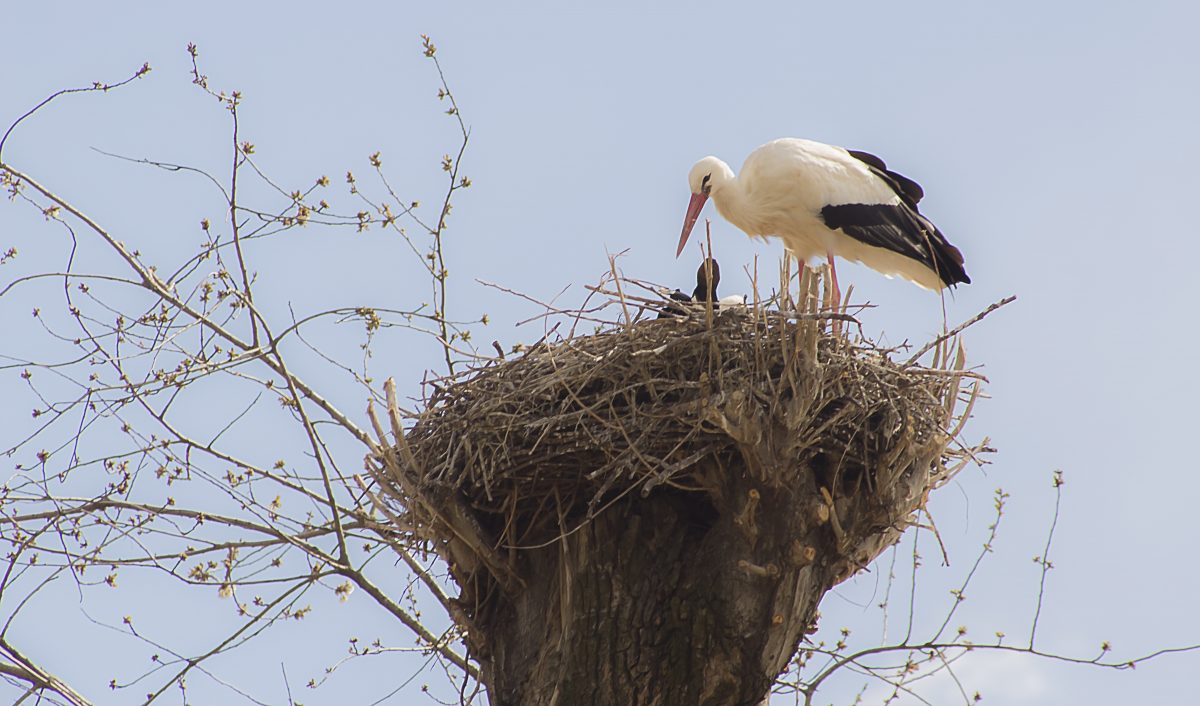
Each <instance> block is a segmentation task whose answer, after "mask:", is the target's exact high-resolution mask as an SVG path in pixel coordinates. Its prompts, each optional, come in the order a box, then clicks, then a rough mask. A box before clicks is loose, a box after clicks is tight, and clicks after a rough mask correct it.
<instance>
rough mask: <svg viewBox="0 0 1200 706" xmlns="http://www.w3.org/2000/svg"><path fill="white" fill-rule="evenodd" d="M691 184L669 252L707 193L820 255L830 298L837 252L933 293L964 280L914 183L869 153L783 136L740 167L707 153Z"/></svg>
mask: <svg viewBox="0 0 1200 706" xmlns="http://www.w3.org/2000/svg"><path fill="white" fill-rule="evenodd" d="M688 186H689V187H690V188H691V190H692V199H691V202H689V203H688V209H687V215H686V216H685V217H684V220H683V233H682V234H681V235H680V236H679V249H678V250H677V251H676V253H675V256H676V257H679V254H680V253H682V252H683V247H684V245H686V244H687V240H688V236H689V235H690V234H691V232H692V226H694V225H695V224H696V219H697V218H699V216H700V210H701V209H702V208H704V203H705V201H707V200H708V199H709V197H710V196H711V197H712V200H713V202H714V203H716V205H717V210H718V211H719V212H720V213H721V215H722V216H724V217H725V219H726V220H727V221H729V222H730V223H732V224H734V225H735V226H737V227H738V228H741V229H742V230H743V231H745V232H746V234H747V235H750V236H755V237H761V238H765V237H767V236H777V237H779V238H782V239H783V244H784V246H785V247H787V249H788V250H789V251H790V252H791V253H792V255H794V256H795V257H796V258H798V259H799V260H800V261H801V262H806V261H807V260H808V259H809V258H812V257H817V256H820V255H824V256H826V257H827V258H828V259H829V269H830V275H831V279H832V284H833V290H834V298H835V301H839V302H840V301H841V291H840V289H839V288H838V283H837V272H836V271H835V270H834V269H833V257H834V256H835V255H839V256H841V257H844V258H846V259H847V260H853V261H854V262H861V263H863V264H864V265H866V266H868V267H870V268H871V269H874V270H877V271H879V272H882V273H883V274H885V275H887V276H889V277H891V276H893V275H900V276H901V277H903V278H904V279H907V280H908V281H910V282H913V283H915V284H917V285H919V286H921V287H924V288H925V289H930V290H935V291H936V290H940V289H942V288H943V287H948V286H953V285H955V284H958V283H964V284H969V283H970V282H971V278H970V277H968V276H967V273H966V271H965V270H964V269H963V256H962V253H960V252H959V251H958V248H956V247H954V246H953V245H951V244H950V243H949V242H947V241H946V237H945V236H944V235H942V233H941V231H939V230H938V229H937V227H936V226H934V225H933V223H931V222H930V221H929V219H927V218H925V217H924V216H922V215H921V214H920V212H919V211H918V210H917V203H918V202H919V201H920V200H921V197H922V196H924V192H923V191H922V190H921V187H920V185H918V184H917V183H916V182H915V181H913V180H912V179H909V178H908V177H905V176H902V175H900V174H897V173H896V172H893V171H891V170H889V169H888V168H887V165H886V164H884V163H883V160H882V159H879V158H878V157H876V156H874V155H871V154H867V153H866V152H856V151H853V150H846V149H842V148H841V147H834V146H832V145H826V144H822V143H820V142H813V141H812V140H801V139H796V138H783V139H779V140H775V141H773V142H768V143H767V144H765V145H763V146H761V147H759V148H758V149H756V150H754V151H753V152H751V153H750V156H749V157H747V158H746V162H745V164H743V165H742V173H741V174H740V175H734V173H733V170H732V169H730V168H729V165H728V164H726V163H725V162H722V161H721V160H720V159H717V158H716V157H705V158H704V159H702V160H700V161H699V162H696V164H695V166H693V167H692V171H691V172H690V173H689V174H688Z"/></svg>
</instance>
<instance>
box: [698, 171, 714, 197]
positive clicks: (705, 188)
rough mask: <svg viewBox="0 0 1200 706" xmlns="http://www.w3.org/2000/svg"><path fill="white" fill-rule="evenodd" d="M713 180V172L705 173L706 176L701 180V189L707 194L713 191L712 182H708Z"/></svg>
mask: <svg viewBox="0 0 1200 706" xmlns="http://www.w3.org/2000/svg"><path fill="white" fill-rule="evenodd" d="M711 180H712V174H705V175H704V178H703V179H701V180H700V190H701V191H703V192H704V193H706V194H707V193H708V192H709V191H711V190H712V184H709V183H708V182H709V181H711Z"/></svg>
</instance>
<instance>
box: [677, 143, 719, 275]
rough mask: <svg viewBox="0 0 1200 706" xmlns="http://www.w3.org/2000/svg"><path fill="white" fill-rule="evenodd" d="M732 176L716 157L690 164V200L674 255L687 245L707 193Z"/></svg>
mask: <svg viewBox="0 0 1200 706" xmlns="http://www.w3.org/2000/svg"><path fill="white" fill-rule="evenodd" d="M732 178H733V170H731V169H730V168H729V165H727V164H725V163H724V162H722V161H721V160H719V159H717V158H716V157H705V158H704V159H702V160H700V161H699V162H696V164H694V165H693V166H692V171H690V172H688V188H690V189H691V190H692V200H691V201H689V202H688V208H687V215H685V216H684V217H683V232H682V233H681V234H680V235H679V247H678V248H677V249H676V250H675V257H679V255H680V253H682V252H683V246H685V245H687V241H688V236H689V235H691V234H692V227H693V226H695V225H696V219H698V218H699V217H700V210H701V209H703V208H704V202H705V201H707V200H708V196H709V194H711V193H713V191H714V190H715V191H719V190H720V189H721V187H723V186H725V184H726V183H728V182H729V180H730V179H732Z"/></svg>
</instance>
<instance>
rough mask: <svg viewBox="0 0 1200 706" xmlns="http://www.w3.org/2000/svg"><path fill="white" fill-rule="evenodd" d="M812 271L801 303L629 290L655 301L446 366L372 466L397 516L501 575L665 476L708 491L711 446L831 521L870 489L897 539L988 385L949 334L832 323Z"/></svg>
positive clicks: (457, 559)
mask: <svg viewBox="0 0 1200 706" xmlns="http://www.w3.org/2000/svg"><path fill="white" fill-rule="evenodd" d="M810 280H813V281H810ZM802 281H803V282H804V284H802V286H801V291H802V292H804V296H802V297H799V299H800V300H801V303H800V304H797V303H796V302H795V301H793V300H792V299H791V298H789V297H786V296H785V297H784V300H783V301H779V300H776V301H775V302H774V304H775V307H768V306H767V305H762V306H758V307H755V306H751V307H748V308H739V309H730V310H724V311H718V312H714V311H713V310H712V309H707V310H705V309H701V308H698V309H697V311H694V312H692V313H691V314H690V315H689V316H684V317H674V318H668V319H658V320H654V319H644V320H634V321H633V322H632V323H630V322H629V319H630V317H629V306H630V300H634V301H633V304H632V305H633V306H635V307H636V306H638V305H639V303H640V304H643V305H644V304H646V303H647V300H640V299H637V298H636V297H628V296H626V295H623V294H622V295H620V302H621V304H622V306H623V307H624V314H625V323H622V324H613V325H610V326H609V327H607V328H605V329H603V330H600V331H599V332H597V333H595V334H593V335H586V336H578V337H575V336H568V337H564V338H560V339H559V340H555V341H543V342H542V343H540V344H539V345H537V346H534V347H533V348H532V349H530V350H528V351H526V352H524V353H523V354H522V355H520V356H519V357H515V358H509V359H507V360H497V361H494V362H491V363H489V364H486V365H484V366H482V367H480V368H477V369H475V370H472V371H471V372H470V373H469V374H468V375H465V376H460V377H459V378H458V379H452V380H450V381H443V383H442V384H440V385H437V386H435V387H434V392H433V393H432V394H431V395H430V397H429V399H428V400H427V404H426V408H425V410H424V411H423V412H422V414H421V415H420V418H419V420H418V422H417V424H416V425H415V426H413V427H412V428H411V430H409V431H408V432H407V434H406V435H404V436H406V437H407V439H405V438H403V437H402V438H401V439H400V446H399V447H398V448H393V449H387V450H385V451H382V452H381V453H382V457H381V458H380V461H382V463H380V464H379V467H377V468H376V473H375V476H376V479H377V480H378V481H380V482H381V483H382V484H383V485H384V487H385V489H386V490H388V493H387V494H388V495H389V496H390V497H391V498H392V499H393V500H395V501H398V502H396V503H394V504H393V505H392V507H393V508H397V507H398V509H399V510H400V512H399V513H398V515H399V516H396V517H395V519H397V520H399V521H400V522H401V523H402V526H403V527H405V528H406V529H407V530H409V531H411V532H413V533H414V534H415V535H416V536H417V537H418V538H421V539H424V540H429V541H432V542H433V544H434V546H435V547H437V548H438V549H439V551H442V552H443V556H444V557H445V558H446V559H448V560H449V561H450V562H451V564H452V565H454V564H457V565H458V566H459V567H460V568H461V569H463V570H465V571H466V572H467V573H471V574H474V573H475V568H478V565H479V563H480V562H481V561H482V563H483V564H484V565H485V566H486V567H487V568H488V569H489V573H491V574H493V578H495V579H496V580H499V581H500V583H501V584H504V583H506V579H505V575H507V574H509V573H510V571H511V567H510V566H508V565H509V564H510V560H506V559H502V558H501V556H502V555H504V554H505V553H508V552H511V551H512V550H513V549H515V548H520V547H536V546H545V545H546V544H548V543H551V542H553V541H554V540H555V538H557V537H559V536H562V535H563V534H564V533H568V532H570V531H572V530H573V529H574V528H577V527H578V526H579V525H580V523H583V522H587V521H588V520H589V519H590V518H591V517H594V516H595V514H596V513H598V512H602V511H603V510H604V508H605V507H606V506H607V505H608V504H610V503H613V502H617V501H620V500H621V499H623V498H628V497H630V496H636V495H638V494H640V495H642V496H645V495H648V494H650V493H652V492H654V491H655V489H656V488H660V487H667V488H673V489H677V490H680V491H684V492H688V491H694V492H714V491H715V488H714V483H713V482H712V478H711V477H710V476H709V475H706V474H707V473H709V471H707V470H705V469H710V468H712V467H713V463H712V462H713V461H715V462H717V463H718V465H719V466H720V467H736V468H739V469H741V472H745V473H748V474H751V475H753V476H754V477H755V479H756V480H757V481H758V482H760V483H763V484H765V485H766V486H772V487H780V486H794V485H797V484H802V483H803V484H807V485H808V487H812V488H813V489H814V490H815V491H816V492H819V493H820V494H822V495H823V496H824V497H825V499H826V501H827V503H828V505H829V509H830V510H831V511H832V517H833V521H834V524H835V525H836V523H837V518H838V514H839V513H838V510H837V504H836V503H837V502H838V501H843V502H844V501H849V500H854V501H855V502H856V503H861V502H862V501H863V500H868V501H870V502H869V504H870V505H872V506H874V507H875V508H877V509H878V510H879V511H880V517H882V518H884V520H883V521H882V522H883V524H884V525H885V526H889V527H890V528H891V530H892V531H891V532H889V537H887V538H884V539H881V542H882V541H885V540H886V541H890V540H892V539H894V533H895V532H897V531H900V530H902V529H903V527H904V526H906V525H907V523H909V522H910V521H911V518H912V513H913V512H914V511H915V510H916V509H917V508H918V507H919V506H920V504H921V503H922V502H923V499H924V497H925V496H926V494H927V493H928V491H929V490H930V489H931V488H933V487H935V486H936V485H938V484H940V483H942V482H944V481H945V480H947V479H948V478H949V477H950V475H952V473H953V472H954V471H955V470H957V468H959V467H961V465H962V464H963V463H964V462H965V457H967V456H969V455H970V451H968V450H966V449H965V448H964V447H962V446H961V445H956V443H955V440H954V436H955V435H956V433H957V429H956V428H955V415H954V412H955V407H956V403H957V402H958V401H959V400H960V398H961V399H966V400H967V402H968V405H967V407H968V409H967V411H966V412H964V413H963V416H962V418H963V419H965V416H966V415H967V414H969V406H970V403H971V402H973V400H974V394H976V393H977V387H975V388H973V389H972V390H971V392H970V393H969V394H964V393H963V392H962V391H961V389H960V388H961V387H962V381H963V378H964V375H969V373H964V372H963V371H962V357H961V350H960V351H959V355H958V357H957V361H956V365H953V366H947V365H946V364H945V362H946V361H947V360H948V359H949V358H950V357H951V356H950V355H949V353H950V352H951V350H952V348H951V346H952V342H951V341H949V340H947V341H944V342H942V344H941V345H940V346H939V347H938V350H937V351H935V354H937V356H938V357H936V358H935V364H934V365H933V366H932V367H923V366H920V365H914V364H907V363H905V364H901V363H898V362H894V361H893V360H892V356H893V355H894V354H895V351H892V350H887V349H881V348H878V347H876V346H875V345H873V344H872V343H870V342H869V341H866V340H864V339H862V338H859V339H858V340H856V341H854V342H852V341H851V340H850V338H849V337H848V336H846V335H840V334H839V335H831V334H830V333H829V331H828V329H829V328H830V323H829V321H828V318H827V317H822V316H821V315H819V314H818V313H816V312H817V311H818V302H817V299H818V297H817V285H816V282H815V278H811V277H808V276H805V277H803V278H802ZM939 360H940V361H941V363H940V364H939V363H938V361H939ZM393 426H394V427H398V425H396V424H394V425H393ZM959 426H961V424H960V425H959ZM731 464H732V466H731ZM389 514H391V513H389ZM836 529H837V528H836V526H835V530H836ZM839 533H840V532H839ZM873 544H874V543H873ZM883 546H885V545H884V544H880V546H879V547H878V548H879V549H882V547H883ZM854 553H855V554H856V555H857V554H859V553H858V552H854ZM867 554H871V552H867ZM872 556H873V554H872ZM869 558H872V557H871V556H866V555H865V554H864V555H861V556H855V557H853V558H851V559H850V561H851V562H852V563H858V562H862V561H865V560H869ZM859 565H860V566H861V564H859ZM460 578H462V577H461V576H460Z"/></svg>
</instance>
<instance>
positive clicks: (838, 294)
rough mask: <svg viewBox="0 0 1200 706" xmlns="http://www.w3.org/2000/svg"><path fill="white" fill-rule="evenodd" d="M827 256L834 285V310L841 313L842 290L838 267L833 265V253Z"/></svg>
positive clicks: (830, 277)
mask: <svg viewBox="0 0 1200 706" xmlns="http://www.w3.org/2000/svg"><path fill="white" fill-rule="evenodd" d="M825 256H826V257H828V258H829V281H830V283H832V284H833V310H834V311H840V310H841V308H842V288H841V287H839V286H838V281H837V267H835V266H834V264H833V253H831V252H827V253H825Z"/></svg>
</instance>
